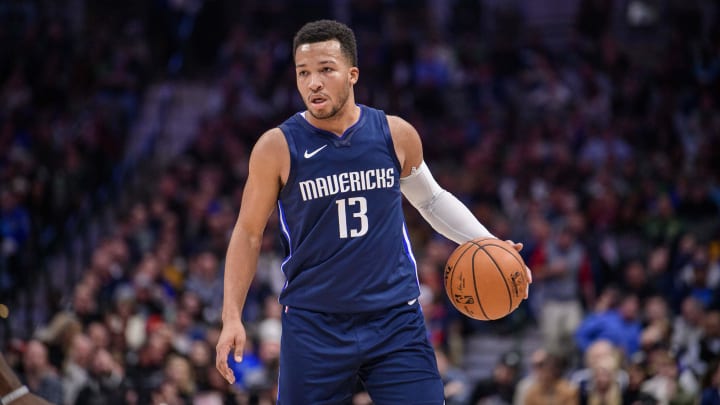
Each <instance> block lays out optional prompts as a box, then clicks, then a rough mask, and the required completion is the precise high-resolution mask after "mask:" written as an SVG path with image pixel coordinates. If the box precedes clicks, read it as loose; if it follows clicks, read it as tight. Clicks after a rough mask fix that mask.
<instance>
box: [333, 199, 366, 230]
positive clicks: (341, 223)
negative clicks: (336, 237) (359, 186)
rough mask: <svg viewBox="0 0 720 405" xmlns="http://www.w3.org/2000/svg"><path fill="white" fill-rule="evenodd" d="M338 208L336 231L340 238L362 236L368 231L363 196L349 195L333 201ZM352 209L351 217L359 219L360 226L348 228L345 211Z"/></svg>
mask: <svg viewBox="0 0 720 405" xmlns="http://www.w3.org/2000/svg"><path fill="white" fill-rule="evenodd" d="M335 204H337V209H338V232H339V234H340V238H341V239H346V238H347V237H348V235H349V236H350V237H351V238H357V237H359V236H363V235H365V234H366V233H367V231H368V217H367V199H365V197H350V198H343V199H340V200H337V201H335ZM348 207H351V208H350V211H352V212H351V213H352V216H353V218H358V219H359V220H360V224H359V225H360V228H359V229H358V228H348V221H347V215H348V213H347V211H348Z"/></svg>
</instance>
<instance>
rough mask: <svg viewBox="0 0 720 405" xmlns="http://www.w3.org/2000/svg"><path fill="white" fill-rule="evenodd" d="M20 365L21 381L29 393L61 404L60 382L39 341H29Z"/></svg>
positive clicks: (61, 386) (61, 391)
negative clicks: (21, 367)
mask: <svg viewBox="0 0 720 405" xmlns="http://www.w3.org/2000/svg"><path fill="white" fill-rule="evenodd" d="M22 364H23V374H22V376H21V380H22V381H23V382H24V383H25V385H27V386H28V388H29V389H30V392H32V393H34V394H37V395H38V396H40V397H42V398H44V399H47V400H48V401H50V402H52V403H56V404H60V403H62V401H63V385H62V380H61V379H60V376H59V375H58V373H57V370H55V369H54V368H53V367H52V366H51V365H50V362H49V360H48V351H47V347H46V346H45V344H43V343H42V342H40V341H39V340H30V341H29V342H28V343H27V345H26V346H25V352H24V353H23V358H22Z"/></svg>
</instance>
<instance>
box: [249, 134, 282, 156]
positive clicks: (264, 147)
mask: <svg viewBox="0 0 720 405" xmlns="http://www.w3.org/2000/svg"><path fill="white" fill-rule="evenodd" d="M287 149H288V145H287V140H286V139H285V135H284V134H283V132H282V130H281V129H280V128H278V127H275V128H271V129H268V130H267V131H265V132H264V133H263V134H262V135H260V137H259V138H258V140H257V141H256V142H255V146H254V147H253V153H262V154H275V153H278V152H282V151H287Z"/></svg>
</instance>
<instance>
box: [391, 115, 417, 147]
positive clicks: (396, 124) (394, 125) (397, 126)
mask: <svg viewBox="0 0 720 405" xmlns="http://www.w3.org/2000/svg"><path fill="white" fill-rule="evenodd" d="M387 121H388V127H389V128H390V135H391V136H392V138H393V141H395V142H401V143H405V142H416V141H419V140H420V135H419V134H418V131H417V130H416V129H415V127H414V126H413V125H412V124H411V123H409V122H408V121H406V120H405V119H404V118H402V117H399V116H397V115H390V114H388V115H387Z"/></svg>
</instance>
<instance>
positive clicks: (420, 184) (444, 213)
mask: <svg viewBox="0 0 720 405" xmlns="http://www.w3.org/2000/svg"><path fill="white" fill-rule="evenodd" d="M388 124H389V126H390V133H391V135H392V139H393V143H394V145H395V153H396V154H397V157H398V160H399V161H400V165H401V168H402V170H401V173H400V190H401V191H402V193H403V195H405V197H406V198H407V199H408V201H410V204H412V206H413V207H415V208H416V209H417V210H418V211H419V212H420V214H421V215H422V216H423V218H425V220H426V221H427V222H428V223H429V224H430V225H431V226H432V227H433V229H435V230H436V231H438V232H439V233H440V234H442V235H443V236H445V237H447V238H448V239H450V240H452V241H454V242H455V243H457V244H463V243H465V242H467V241H469V240H472V239H476V238H495V235H493V234H492V233H491V232H490V231H488V229H487V228H486V227H485V226H484V225H483V224H481V223H480V221H478V220H477V218H475V216H474V215H473V214H472V212H470V210H469V209H468V208H467V207H466V206H465V205H464V204H463V203H462V202H460V200H458V199H457V198H456V197H455V196H454V195H453V194H451V193H449V192H447V191H446V190H445V189H444V188H442V187H441V186H440V185H439V184H438V183H437V181H435V179H434V178H433V176H432V173H430V169H429V168H428V167H427V165H426V164H425V162H423V152H422V142H421V140H420V135H419V134H418V132H417V130H416V129H415V128H414V127H413V126H412V125H410V123H408V122H407V121H405V120H403V119H402V118H399V117H395V116H388Z"/></svg>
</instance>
